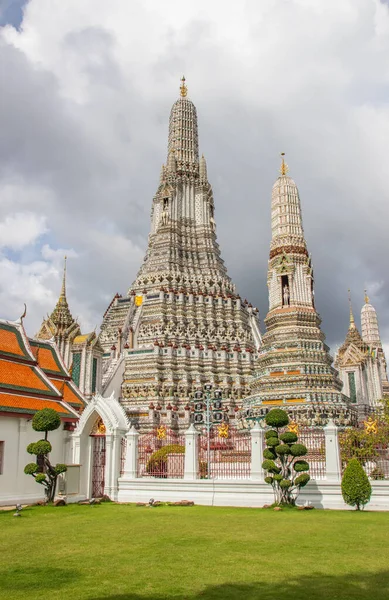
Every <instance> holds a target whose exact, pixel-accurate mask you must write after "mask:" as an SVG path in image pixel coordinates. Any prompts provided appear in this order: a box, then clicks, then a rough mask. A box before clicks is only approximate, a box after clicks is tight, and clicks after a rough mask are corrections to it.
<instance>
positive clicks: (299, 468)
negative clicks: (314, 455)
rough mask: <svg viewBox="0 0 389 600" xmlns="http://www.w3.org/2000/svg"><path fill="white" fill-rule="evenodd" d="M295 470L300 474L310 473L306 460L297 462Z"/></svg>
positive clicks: (294, 466)
mask: <svg viewBox="0 0 389 600" xmlns="http://www.w3.org/2000/svg"><path fill="white" fill-rule="evenodd" d="M293 468H294V470H295V471H298V472H301V471H309V464H308V463H307V461H306V460H296V462H295V463H294V465H293Z"/></svg>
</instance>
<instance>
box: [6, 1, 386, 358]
mask: <svg viewBox="0 0 389 600" xmlns="http://www.w3.org/2000/svg"><path fill="white" fill-rule="evenodd" d="M0 25H1V27H0V61H1V65H0V74H1V95H0V132H1V134H0V307H1V310H0V313H1V315H0V316H1V317H4V318H8V319H16V318H17V317H18V316H19V315H20V314H21V313H22V311H23V303H24V302H26V303H27V305H28V315H27V318H26V321H25V324H26V328H27V330H28V332H29V333H30V334H34V333H35V331H36V330H37V329H38V327H39V324H40V322H41V320H42V317H43V315H45V314H46V313H47V312H49V311H50V312H51V310H52V308H53V306H54V304H55V302H56V299H57V296H58V293H59V290H60V282H61V276H62V273H61V271H62V262H63V256H64V255H65V254H67V256H68V257H69V260H68V300H69V303H70V306H71V310H72V312H73V314H74V316H78V317H79V320H80V323H81V324H82V328H83V330H91V329H93V328H94V327H95V326H96V325H97V326H99V325H100V323H101V317H102V314H103V312H104V310H105V308H106V306H107V305H108V303H109V301H110V300H111V298H112V296H113V295H114V294H115V293H116V292H117V291H118V292H120V293H125V292H126V290H127V288H128V286H129V285H130V284H131V282H132V281H133V279H134V277H135V275H136V271H137V269H138V267H139V266H140V263H141V261H142V260H143V255H144V251H145V248H146V245H147V235H148V232H149V217H150V208H151V202H152V197H153V194H154V193H155V191H156V187H157V184H158V178H159V171H160V167H161V164H162V163H163V162H164V161H165V159H166V147H167V126H168V117H169V111H170V108H171V105H172V103H173V102H174V101H175V100H176V98H177V97H178V88H179V80H180V77H181V76H182V74H183V73H184V74H185V76H186V78H187V84H188V88H189V96H190V98H191V99H192V100H193V102H194V103H195V104H196V106H197V110H198V117H199V134H200V151H201V152H203V153H204V155H205V156H206V158H207V163H208V176H209V179H210V181H211V183H212V185H213V188H214V196H215V203H216V222H217V232H218V239H219V242H220V246H221V250H222V254H223V257H224V259H225V261H226V263H227V266H228V268H229V272H230V275H231V276H232V278H233V279H234V281H235V283H236V284H237V286H238V290H239V292H240V294H241V295H242V296H243V297H247V298H248V299H249V300H250V301H251V302H252V303H253V304H255V305H257V306H258V307H259V310H260V314H261V318H262V319H263V318H264V316H265V314H266V312H267V308H268V300H267V288H266V269H267V258H268V248H269V241H270V199H271V187H272V184H273V182H274V180H275V179H276V177H277V175H278V168H279V153H280V152H281V151H284V152H286V155H287V162H288V164H289V167H290V175H291V176H292V177H293V178H294V179H295V181H296V183H297V185H298V187H299V190H300V196H301V201H302V208H303V217H304V228H305V233H306V238H307V241H308V246H309V249H310V251H311V252H312V256H313V263H314V267H315V277H316V303H317V307H318V309H319V312H320V314H321V316H322V318H323V329H324V331H325V333H326V335H327V340H328V342H329V344H330V345H331V347H332V349H333V350H335V348H336V345H337V344H339V343H341V342H342V340H343V339H344V336H345V334H346V330H347V325H348V305H347V289H348V288H351V291H352V297H353V303H354V308H355V313H356V316H357V315H358V313H359V310H360V307H361V305H362V303H363V290H364V288H365V287H367V288H368V291H369V295H370V297H371V300H372V303H373V304H374V305H375V307H376V308H377V311H378V315H379V320H380V326H381V335H382V338H383V339H384V341H385V342H389V302H388V301H389V276H388V266H387V263H388V213H389V209H388V205H389V177H388V166H387V161H388V142H389V59H388V57H389V5H388V4H386V3H385V2H383V1H379V0H326V2H323V0H246V1H242V2H234V3H233V2H226V1H225V0H223V1H222V0H213V2H209V0H207V1H204V0H196V1H192V0H188V1H186V2H182V0H177V1H176V0H164V1H163V2H161V1H160V0H139V1H136V0H131V2H129V1H128V0H110V1H109V2H107V1H106V0H82V2H80V0H66V1H64V0H30V2H28V3H26V2H23V1H22V0H0Z"/></svg>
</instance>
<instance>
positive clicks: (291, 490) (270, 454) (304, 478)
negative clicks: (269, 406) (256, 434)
mask: <svg viewBox="0 0 389 600" xmlns="http://www.w3.org/2000/svg"><path fill="white" fill-rule="evenodd" d="M265 421H266V423H267V425H269V426H270V427H272V428H273V429H269V431H266V433H265V441H266V446H267V448H266V449H265V450H264V451H263V457H264V458H265V460H264V461H263V463H262V468H263V469H264V470H265V471H267V476H266V477H265V483H268V484H269V485H271V486H272V488H273V492H274V499H275V503H276V504H278V505H283V506H285V505H289V506H294V504H295V502H296V498H297V495H298V493H299V491H300V488H302V487H304V486H305V485H306V484H307V483H308V481H309V479H310V477H309V475H308V474H307V473H304V472H303V471H308V470H309V464H308V463H307V462H306V461H305V460H300V461H299V460H298V461H296V463H295V464H293V463H294V461H295V458H296V457H299V456H304V455H305V454H307V452H308V450H307V448H306V447H305V446H304V445H303V444H299V443H297V442H298V436H297V434H296V433H293V432H292V431H285V432H284V433H279V431H278V430H279V428H280V427H284V426H285V425H287V424H288V423H289V417H288V414H287V413H286V412H285V411H284V410H281V409H279V408H277V409H274V410H271V411H270V412H269V413H268V414H267V415H266V417H265ZM293 467H294V468H293ZM301 472H302V474H301V475H300V473H301Z"/></svg>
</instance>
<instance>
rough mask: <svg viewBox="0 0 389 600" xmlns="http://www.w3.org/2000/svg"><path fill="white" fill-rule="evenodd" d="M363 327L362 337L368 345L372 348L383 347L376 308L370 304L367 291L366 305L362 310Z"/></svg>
mask: <svg viewBox="0 0 389 600" xmlns="http://www.w3.org/2000/svg"><path fill="white" fill-rule="evenodd" d="M361 327H362V337H363V339H364V341H365V342H366V344H369V345H370V346H381V336H380V330H379V327H378V318H377V313H376V310H375V308H374V306H372V305H371V304H370V300H369V297H368V295H367V292H366V290H365V304H364V305H363V307H362V310H361Z"/></svg>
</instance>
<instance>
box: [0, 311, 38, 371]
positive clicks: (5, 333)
mask: <svg viewBox="0 0 389 600" xmlns="http://www.w3.org/2000/svg"><path fill="white" fill-rule="evenodd" d="M0 354H1V355H3V356H4V357H6V356H8V357H10V358H17V359H23V360H25V361H29V362H35V359H34V356H33V354H32V352H31V349H30V347H29V344H28V340H27V337H26V335H25V333H24V330H23V327H22V326H21V325H19V324H18V323H12V322H8V321H4V320H3V319H1V320H0Z"/></svg>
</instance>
